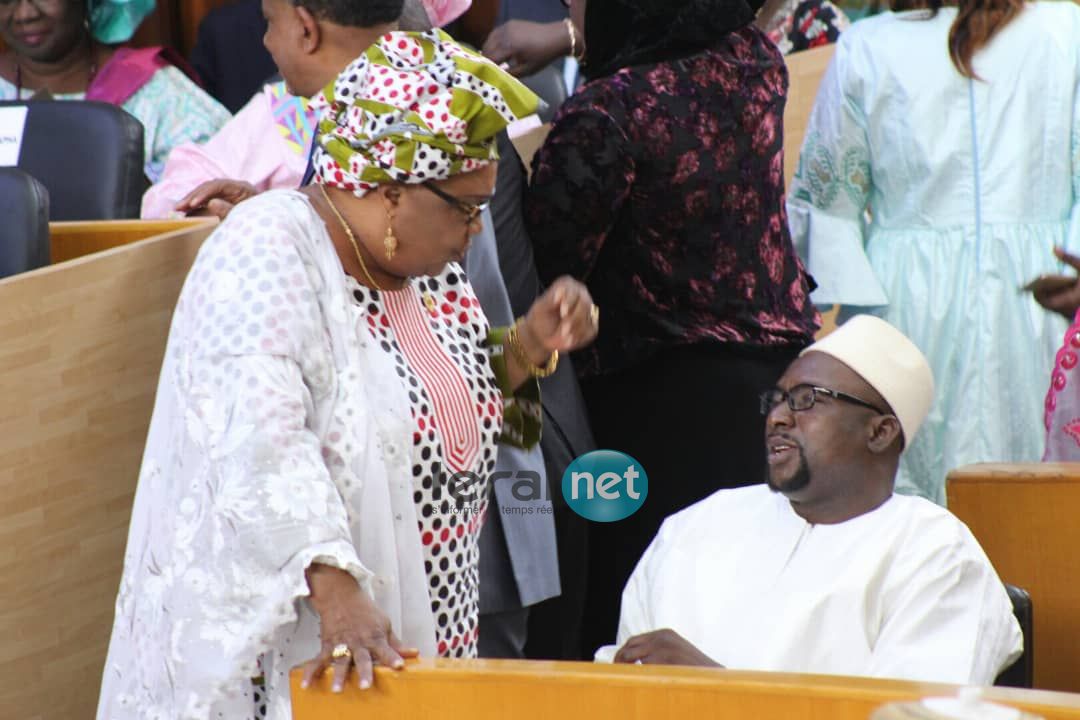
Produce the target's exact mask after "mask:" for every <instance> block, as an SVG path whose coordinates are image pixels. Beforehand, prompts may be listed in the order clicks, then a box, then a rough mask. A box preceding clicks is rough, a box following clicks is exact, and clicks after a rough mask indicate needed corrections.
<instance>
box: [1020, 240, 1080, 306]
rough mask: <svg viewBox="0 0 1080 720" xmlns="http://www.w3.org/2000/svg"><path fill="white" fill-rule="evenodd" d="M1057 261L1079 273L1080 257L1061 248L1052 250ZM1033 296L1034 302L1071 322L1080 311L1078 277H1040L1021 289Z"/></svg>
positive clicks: (1079, 279) (1079, 278) (1079, 284)
mask: <svg viewBox="0 0 1080 720" xmlns="http://www.w3.org/2000/svg"><path fill="white" fill-rule="evenodd" d="M1054 255H1056V256H1057V258H1058V259H1059V260H1061V261H1062V262H1063V263H1065V264H1066V265H1068V266H1069V267H1071V268H1073V269H1074V270H1077V271H1080V257H1077V256H1075V255H1070V254H1069V253H1067V252H1065V251H1064V250H1063V249H1061V248H1054ZM1023 289H1024V290H1027V291H1029V292H1031V293H1032V294H1033V295H1034V296H1035V301H1036V302H1037V303H1039V304H1040V305H1042V306H1043V307H1044V308H1046V309H1047V310H1050V311H1051V312H1056V313H1060V314H1061V315H1064V316H1065V319H1066V320H1068V321H1069V322H1072V320H1073V318H1074V317H1075V316H1076V311H1077V310H1078V309H1080V277H1069V276H1067V275H1042V276H1040V277H1038V278H1036V279H1035V280H1032V281H1031V282H1030V283H1028V284H1027V285H1026V286H1024V288H1023Z"/></svg>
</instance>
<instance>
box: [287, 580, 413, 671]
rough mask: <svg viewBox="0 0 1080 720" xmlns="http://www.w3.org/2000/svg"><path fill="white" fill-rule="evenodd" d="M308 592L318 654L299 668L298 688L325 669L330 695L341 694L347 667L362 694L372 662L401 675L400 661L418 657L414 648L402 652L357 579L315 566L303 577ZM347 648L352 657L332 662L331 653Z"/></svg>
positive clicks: (386, 623) (383, 617)
mask: <svg viewBox="0 0 1080 720" xmlns="http://www.w3.org/2000/svg"><path fill="white" fill-rule="evenodd" d="M307 581H308V586H309V587H310V588H311V605H312V607H313V608H314V609H315V612H316V613H318V615H319V622H320V625H321V635H322V649H321V650H320V652H319V656H318V657H317V658H315V659H314V660H309V661H308V662H307V663H305V664H304V666H303V667H304V679H303V681H302V683H301V686H302V687H305V688H306V687H308V686H309V685H310V684H311V681H312V680H314V679H315V678H317V677H320V676H321V675H322V674H323V672H324V671H325V670H326V668H328V667H333V668H334V687H333V689H334V692H341V691H342V690H344V689H345V678H346V677H347V676H348V674H349V666H350V665H353V664H355V665H356V673H357V676H358V677H357V680H358V684H359V686H360V689H361V690H366V689H367V688H369V687H371V683H372V680H373V675H374V672H373V670H372V664H373V663H374V662H377V663H379V664H380V665H385V666H386V667H390V668H394V669H395V670H400V669H401V668H402V667H404V666H405V661H404V660H403V659H402V658H414V657H416V656H417V655H419V654H420V653H419V651H418V650H417V649H415V648H407V647H405V646H404V645H403V644H402V643H401V641H400V640H398V639H397V637H395V636H394V631H393V630H391V629H390V619H389V618H387V617H386V615H384V614H383V613H382V611H380V610H379V608H378V607H376V606H375V602H374V601H373V600H372V599H371V598H370V597H369V596H368V594H367V593H365V592H364V591H363V590H361V589H360V585H359V584H357V582H356V579H355V578H354V577H353V576H352V575H350V574H349V573H347V572H345V571H344V570H338V569H337V568H334V567H330V566H329V565H319V564H315V565H312V566H311V567H310V568H308V571H307ZM342 646H344V647H346V648H348V650H349V653H350V654H351V657H349V656H348V655H345V656H342V655H341V653H340V652H339V653H338V657H334V648H338V647H342Z"/></svg>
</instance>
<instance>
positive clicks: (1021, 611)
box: [994, 583, 1035, 688]
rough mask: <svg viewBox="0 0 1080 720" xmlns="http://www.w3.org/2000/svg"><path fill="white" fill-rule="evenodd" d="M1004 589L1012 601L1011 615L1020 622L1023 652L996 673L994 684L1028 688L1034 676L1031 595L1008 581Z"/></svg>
mask: <svg viewBox="0 0 1080 720" xmlns="http://www.w3.org/2000/svg"><path fill="white" fill-rule="evenodd" d="M1005 591H1006V592H1007V593H1009V600H1011V601H1012V606H1013V615H1015V616H1016V621H1017V622H1019V623H1020V630H1021V631H1023V633H1024V654H1023V655H1021V656H1020V657H1019V658H1018V659H1017V660H1016V662H1014V663H1013V664H1012V665H1010V666H1009V667H1007V668H1005V670H1003V671H1002V673H1001V674H1000V675H998V677H997V680H995V681H994V684H995V685H999V686H1002V687H1017V688H1030V687H1031V686H1032V683H1033V682H1034V676H1035V655H1034V650H1033V648H1034V645H1035V638H1034V622H1033V620H1032V613H1031V596H1030V595H1028V593H1027V590H1024V589H1023V588H1018V587H1016V586H1015V585H1010V584H1009V583H1005Z"/></svg>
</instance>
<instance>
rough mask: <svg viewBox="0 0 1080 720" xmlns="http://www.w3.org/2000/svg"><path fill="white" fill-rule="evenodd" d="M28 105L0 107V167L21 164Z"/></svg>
mask: <svg viewBox="0 0 1080 720" xmlns="http://www.w3.org/2000/svg"><path fill="white" fill-rule="evenodd" d="M26 110H27V108H26V106H25V105H23V106H21V107H6V108H0V167H14V166H15V165H18V164H19V152H20V151H21V150H22V142H23V131H24V130H25V129H26Z"/></svg>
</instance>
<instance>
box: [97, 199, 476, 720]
mask: <svg viewBox="0 0 1080 720" xmlns="http://www.w3.org/2000/svg"><path fill="white" fill-rule="evenodd" d="M447 272H457V273H458V274H460V268H457V267H456V266H454V265H451V266H449V267H448V269H447ZM418 283H426V286H425V287H419V286H418V285H417V284H418ZM413 285H414V286H416V289H417V291H418V292H429V293H430V294H431V295H432V296H433V299H434V300H435V303H436V304H437V305H441V304H443V303H444V302H448V300H447V295H448V293H449V292H452V291H453V290H454V288H453V287H452V286H448V285H446V284H443V285H441V286H438V287H437V288H436V287H435V285H436V284H435V283H432V282H431V280H430V279H428V280H426V281H425V280H424V279H417V280H414V281H413ZM457 289H458V290H459V291H460V290H461V287H460V286H458V288H457ZM470 296H471V294H470ZM417 297H419V295H417ZM370 307H371V306H370V304H369V303H360V302H358V301H357V300H356V298H355V297H354V296H353V292H352V288H351V287H350V286H349V285H348V284H347V282H346V276H345V274H344V271H343V270H342V266H341V263H340V261H339V259H338V256H337V254H336V252H335V250H334V247H333V244H332V242H331V241H330V238H329V236H328V235H327V233H326V227H325V225H324V224H323V222H322V220H321V219H320V218H319V216H318V215H317V214H316V213H315V211H314V210H313V209H312V207H311V205H310V204H309V203H308V201H307V199H306V198H305V197H304V196H303V195H301V194H299V193H296V192H289V191H273V192H268V193H265V194H263V195H260V196H259V197H257V198H254V199H252V200H249V201H247V202H245V203H243V204H241V205H239V206H238V207H237V208H236V209H235V210H234V211H233V212H232V213H231V214H230V215H229V218H228V219H227V220H226V221H225V223H224V224H222V225H221V226H220V227H219V228H218V229H217V230H216V231H215V232H214V234H213V235H212V236H211V237H210V238H209V239H208V240H207V241H206V243H205V244H204V246H203V247H202V249H201V251H200V253H199V256H198V258H197V260H196V261H195V264H194V266H193V267H192V270H191V272H190V274H189V275H188V278H187V281H186V283H185V285H184V289H183V291H182V293H181V296H180V300H179V302H178V304H177V307H176V312H175V315H174V317H173V323H172V329H171V332H170V335H169V343H168V347H167V349H166V355H165V361H164V365H163V367H162V372H161V380H160V383H159V386H158V393H157V400H156V404H155V407H154V415H153V420H152V422H151V426H150V433H149V437H148V439H147V445H146V452H145V455H144V458H143V466H142V471H141V474H140V478H139V485H138V490H137V492H136V497H135V506H134V510H133V514H132V519H131V528H130V531H129V535H128V545H127V552H126V554H125V559H124V574H123V578H122V580H121V585H120V592H119V596H118V598H117V601H116V617H115V624H114V627H113V634H112V639H111V642H110V645H109V656H108V659H107V661H106V665H105V669H104V677H103V682H102V691H101V699H100V704H99V707H98V718H99V719H100V720H128V719H130V720H135V719H139V720H144V719H147V718H184V719H187V718H200V719H205V718H219V717H222V718H229V719H230V720H232V719H233V718H247V717H251V715H252V713H253V709H254V705H253V701H252V697H251V683H250V678H251V677H252V676H254V675H256V674H257V673H258V667H257V662H261V666H262V670H263V671H264V673H265V678H266V700H267V717H268V718H270V719H271V720H284V719H285V718H288V717H290V715H291V711H290V702H289V687H288V671H289V669H290V668H292V667H293V666H295V665H298V664H299V663H301V662H302V661H305V660H307V659H310V658H312V657H314V656H315V655H316V654H317V653H318V649H319V639H318V619H317V617H316V616H315V614H314V612H313V611H312V610H311V609H310V607H309V606H308V603H307V601H306V599H305V598H306V597H307V595H308V592H309V591H308V587H307V584H306V582H305V579H304V570H305V568H306V567H307V566H308V565H310V564H311V563H313V562H320V563H325V564H328V565H333V566H336V567H339V568H343V569H345V570H347V571H348V572H350V573H351V574H352V575H353V576H355V577H356V578H357V579H358V580H359V581H360V582H361V584H362V586H363V587H365V588H366V589H368V590H369V591H370V592H371V593H372V594H373V596H374V598H375V601H376V603H377V604H378V606H379V607H380V609H381V610H382V611H383V612H385V613H386V614H387V615H388V616H389V617H390V620H391V623H392V626H393V627H394V629H395V632H396V633H397V635H398V636H399V637H400V638H401V639H402V641H403V642H405V643H406V644H408V645H412V646H414V647H418V648H419V649H420V651H421V653H422V654H424V655H427V656H432V655H435V654H436V650H437V648H436V640H435V625H434V622H435V621H434V617H433V615H432V607H431V598H430V597H429V592H428V575H427V573H426V572H425V568H424V560H423V553H422V550H421V537H420V532H419V531H418V528H417V506H416V504H415V501H414V497H413V492H414V487H413V477H412V466H411V459H410V454H411V453H410V450H411V448H410V445H411V443H412V439H413V436H414V431H415V427H416V420H415V419H414V418H413V417H412V416H411V414H410V400H409V398H408V390H407V386H405V385H404V383H403V380H402V379H401V378H400V377H399V374H398V373H397V368H396V367H395V363H394V359H393V355H392V353H389V352H386V351H384V350H383V349H382V348H381V347H380V344H379V343H378V342H376V341H375V340H374V339H373V338H372V337H371V335H370V333H369V331H368V325H369V322H368V314H369V313H371V312H372V310H371V309H370ZM457 332H458V334H459V336H457V339H458V340H459V341H461V342H463V343H468V345H469V346H471V347H475V348H477V352H479V345H480V343H481V342H482V341H483V340H484V338H485V337H486V332H487V323H486V321H484V320H482V318H481V319H480V320H478V321H476V322H470V323H463V324H462V326H461V328H460V329H459V330H458V331H457ZM493 377H494V376H492V379H491V382H493V381H494V380H493ZM361 560H362V562H361Z"/></svg>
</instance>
